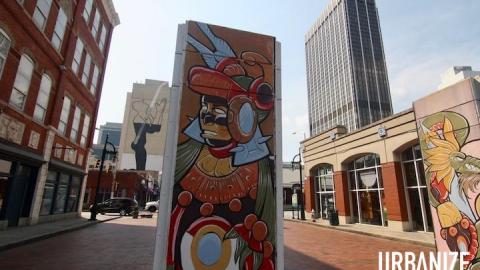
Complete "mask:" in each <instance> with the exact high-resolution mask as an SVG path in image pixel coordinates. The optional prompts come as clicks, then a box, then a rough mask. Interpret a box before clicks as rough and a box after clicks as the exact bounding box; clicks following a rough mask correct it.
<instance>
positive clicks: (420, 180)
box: [402, 144, 433, 231]
mask: <svg viewBox="0 0 480 270" xmlns="http://www.w3.org/2000/svg"><path fill="white" fill-rule="evenodd" d="M423 166H424V165H423V158H422V153H421V150H420V145H418V144H417V145H415V146H413V147H409V148H408V149H407V150H405V151H403V152H402V170H403V178H404V184H405V191H406V193H407V204H408V206H409V209H408V210H409V214H410V219H411V222H412V227H413V229H414V230H418V231H433V223H432V214H431V212H430V204H429V202H428V191H427V183H426V178H425V171H424V167H423Z"/></svg>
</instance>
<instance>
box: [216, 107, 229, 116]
mask: <svg viewBox="0 0 480 270" xmlns="http://www.w3.org/2000/svg"><path fill="white" fill-rule="evenodd" d="M214 111H215V113H216V114H217V117H227V113H226V112H225V111H224V110H222V109H219V108H215V110H214Z"/></svg>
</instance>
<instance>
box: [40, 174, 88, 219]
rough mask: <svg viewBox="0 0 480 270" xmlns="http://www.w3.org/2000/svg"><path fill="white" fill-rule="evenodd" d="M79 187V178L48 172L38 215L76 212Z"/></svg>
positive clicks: (80, 183)
mask: <svg viewBox="0 0 480 270" xmlns="http://www.w3.org/2000/svg"><path fill="white" fill-rule="evenodd" d="M81 187H82V180H81V177H80V176H78V175H69V174H65V173H60V172H57V171H54V170H49V171H48V175H47V180H46V182H45V187H44V191H43V199H42V208H41V210H40V215H52V214H62V213H70V212H76V211H77V206H78V197H79V196H80V189H81Z"/></svg>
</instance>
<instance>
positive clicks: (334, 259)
mask: <svg viewBox="0 0 480 270" xmlns="http://www.w3.org/2000/svg"><path fill="white" fill-rule="evenodd" d="M284 224H285V225H284V231H285V233H284V235H285V270H297V269H302V270H303V269H305V270H307V269H309V270H310V269H312V270H313V269H315V270H316V269H319V270H320V269H321V270H336V269H355V270H376V269H378V252H380V251H383V252H386V251H399V252H405V251H411V252H415V254H418V253H419V252H421V251H423V252H429V251H434V250H433V249H431V248H427V247H423V246H417V245H413V244H407V243H404V242H398V241H392V240H386V239H381V238H375V237H371V236H366V235H359V234H355V233H350V232H343V231H337V230H332V229H328V228H320V227H317V226H314V225H308V224H300V223H296V222H288V221H285V223H284Z"/></svg>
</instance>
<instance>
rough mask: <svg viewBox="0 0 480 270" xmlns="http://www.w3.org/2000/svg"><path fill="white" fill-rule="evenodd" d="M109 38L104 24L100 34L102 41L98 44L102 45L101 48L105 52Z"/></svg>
mask: <svg viewBox="0 0 480 270" xmlns="http://www.w3.org/2000/svg"><path fill="white" fill-rule="evenodd" d="M106 39H107V27H105V25H102V33H101V34H100V41H99V43H98V46H99V47H100V50H101V51H102V52H103V49H104V48H105V41H106Z"/></svg>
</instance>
